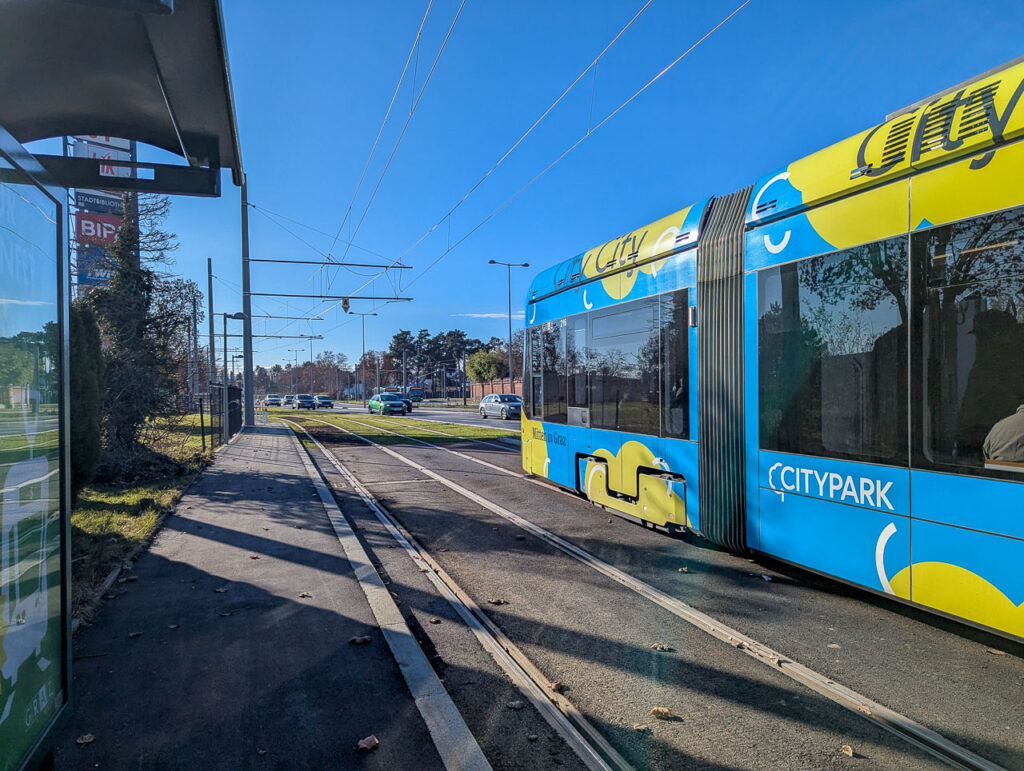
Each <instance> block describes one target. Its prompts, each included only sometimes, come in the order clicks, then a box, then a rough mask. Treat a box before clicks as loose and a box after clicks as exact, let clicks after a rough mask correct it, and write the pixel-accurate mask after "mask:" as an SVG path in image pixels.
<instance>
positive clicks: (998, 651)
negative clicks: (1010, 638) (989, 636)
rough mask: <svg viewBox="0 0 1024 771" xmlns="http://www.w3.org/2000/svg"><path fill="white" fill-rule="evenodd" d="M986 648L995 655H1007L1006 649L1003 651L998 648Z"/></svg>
mask: <svg viewBox="0 0 1024 771" xmlns="http://www.w3.org/2000/svg"><path fill="white" fill-rule="evenodd" d="M985 650H986V651H987V652H989V653H991V654H992V655H993V656H1005V655H1006V651H1001V650H998V649H996V648H986V649H985Z"/></svg>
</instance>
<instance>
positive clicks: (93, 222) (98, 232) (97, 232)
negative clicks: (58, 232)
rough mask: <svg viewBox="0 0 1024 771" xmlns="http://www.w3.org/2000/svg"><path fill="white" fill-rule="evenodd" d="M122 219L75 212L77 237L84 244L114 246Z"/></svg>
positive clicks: (108, 215)
mask: <svg viewBox="0 0 1024 771" xmlns="http://www.w3.org/2000/svg"><path fill="white" fill-rule="evenodd" d="M120 225H121V218H120V217H115V216H114V215H112V214H95V213H93V212H89V211H77V212H75V237H76V238H77V239H78V240H79V241H80V242H82V243H89V244H112V243H114V237H115V236H116V235H117V228H118V227H119V226H120Z"/></svg>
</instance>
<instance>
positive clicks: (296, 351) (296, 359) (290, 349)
mask: <svg viewBox="0 0 1024 771" xmlns="http://www.w3.org/2000/svg"><path fill="white" fill-rule="evenodd" d="M301 351H302V349H301V348H289V349H288V353H294V354H295V366H294V367H292V371H291V376H292V378H291V387H290V388H289V389H288V390H290V391H291V392H292V393H295V370H297V369H298V368H299V353H300V352H301Z"/></svg>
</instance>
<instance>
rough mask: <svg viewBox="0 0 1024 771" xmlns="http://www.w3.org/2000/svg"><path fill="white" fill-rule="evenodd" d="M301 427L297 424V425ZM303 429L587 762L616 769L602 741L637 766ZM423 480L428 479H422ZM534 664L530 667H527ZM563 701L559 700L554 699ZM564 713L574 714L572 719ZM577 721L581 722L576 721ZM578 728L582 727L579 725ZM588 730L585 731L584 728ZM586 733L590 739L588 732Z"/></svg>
mask: <svg viewBox="0 0 1024 771" xmlns="http://www.w3.org/2000/svg"><path fill="white" fill-rule="evenodd" d="M293 425H297V424H293ZM299 428H301V429H302V432H303V433H304V434H305V435H306V436H307V437H308V438H309V440H310V441H311V442H313V443H314V444H315V445H316V446H317V447H318V448H319V450H320V451H321V452H322V453H323V454H324V457H325V458H327V460H328V461H329V462H330V463H331V465H333V466H334V468H335V469H336V470H337V471H338V473H339V474H341V475H342V477H344V478H345V481H346V482H348V484H349V485H351V486H352V488H353V489H354V490H355V491H356V493H357V494H358V495H359V497H360V498H361V499H362V501H363V503H365V504H366V505H367V506H368V507H369V509H370V510H371V511H372V512H373V513H374V514H375V515H376V517H377V519H378V520H379V521H380V522H381V524H382V525H384V527H385V528H386V529H387V531H388V532H389V533H390V534H391V537H392V538H394V539H395V540H396V541H397V542H398V543H399V545H400V546H402V548H403V549H405V551H406V553H407V554H408V555H409V557H410V558H411V559H412V561H413V562H414V563H415V564H416V566H417V567H418V568H419V569H420V570H421V571H422V572H424V573H425V574H426V576H427V578H428V579H429V580H430V582H431V583H432V584H433V585H434V587H435V588H436V589H437V590H438V592H439V593H440V594H441V596H442V597H444V598H445V599H446V600H448V603H449V604H450V605H451V606H452V608H454V609H455V611H456V612H457V613H458V614H459V616H460V617H461V618H462V620H463V621H464V622H465V623H466V625H467V626H468V627H469V629H470V630H471V631H472V632H473V634H474V635H475V636H476V638H477V641H478V642H479V643H480V646H481V647H482V648H483V649H484V650H486V651H487V652H488V653H490V654H491V657H492V658H493V659H494V660H495V662H496V663H497V664H498V666H499V667H501V669H502V670H503V671H504V672H505V674H506V675H508V677H509V679H511V680H512V681H513V682H514V683H516V685H517V686H518V687H519V689H520V691H521V692H522V693H523V695H524V696H525V697H526V698H527V699H529V701H530V702H531V703H532V704H533V705H534V707H535V708H536V709H537V711H538V712H539V713H540V714H541V717H543V718H544V719H545V720H546V721H547V723H548V725H550V726H551V727H552V728H554V729H555V730H556V731H557V732H558V733H559V735H561V736H562V738H563V739H565V741H566V744H568V745H569V746H570V747H571V748H572V749H573V751H574V752H575V753H576V755H577V756H578V757H579V758H580V760H582V761H583V763H584V764H585V765H586V766H587V768H591V769H601V771H611V769H612V767H613V766H609V765H608V763H607V762H605V760H604V759H603V758H602V757H601V755H600V754H598V753H597V752H595V751H594V747H593V746H592V744H591V743H593V744H597V745H598V746H599V747H600V748H601V750H602V751H603V752H604V753H605V756H606V757H608V758H609V759H611V760H612V762H613V765H614V767H615V768H619V769H630V768H631V766H630V765H629V764H628V763H627V762H626V761H625V760H624V759H623V758H622V757H621V756H620V755H619V754H618V753H617V752H616V751H615V749H614V748H613V747H612V746H611V745H610V744H609V743H608V742H607V740H606V739H605V738H604V737H603V736H601V734H600V733H599V732H598V731H597V730H596V729H595V728H594V727H593V726H591V725H590V723H589V722H587V720H586V718H585V717H583V715H582V713H580V711H579V710H578V709H577V708H576V706H575V705H574V704H572V702H570V701H569V700H568V699H566V698H565V697H563V696H562V695H561V694H558V693H554V692H552V693H548V692H546V691H545V690H544V688H543V687H542V686H541V683H545V684H547V683H550V682H551V680H550V679H549V678H547V677H545V676H544V675H543V673H542V672H540V670H539V669H537V667H536V666H535V665H534V664H533V663H532V662H530V661H529V659H528V658H527V657H526V655H525V654H524V653H522V651H520V650H519V648H518V647H517V646H516V645H515V644H513V643H512V641H511V640H509V639H508V637H506V636H505V634H504V633H503V632H502V631H501V630H500V629H499V628H498V627H497V626H496V625H495V624H494V623H493V622H492V621H491V620H490V619H488V618H487V616H486V615H485V614H484V613H483V612H482V611H481V610H480V608H479V607H478V606H477V605H476V603H474V602H473V600H472V599H471V598H470V597H469V595H468V594H467V593H466V592H465V590H463V589H462V588H461V587H460V586H459V585H458V584H457V583H455V581H454V580H453V579H452V578H451V576H449V575H448V574H447V573H446V572H445V571H444V570H443V569H442V568H441V567H440V566H439V565H438V564H437V563H436V562H435V561H434V560H433V559H432V558H431V557H430V556H429V555H428V554H427V553H426V551H425V550H424V549H423V548H422V547H421V546H420V545H419V544H417V543H416V542H415V540H414V539H413V538H412V536H408V537H407V536H406V534H405V533H404V531H403V530H401V529H400V527H401V526H400V525H399V524H398V522H397V521H395V519H394V518H393V517H392V516H391V514H390V513H389V512H388V511H386V510H385V509H384V508H383V507H382V506H381V505H380V504H379V503H378V501H377V499H376V498H375V497H374V496H373V493H371V492H370V491H369V490H367V489H366V487H365V486H364V485H363V484H362V483H360V481H359V480H358V479H356V477H355V475H354V474H352V472H351V471H349V470H348V469H347V468H346V467H345V466H344V465H343V464H342V463H341V461H339V460H338V459H337V457H335V455H334V454H333V453H331V452H328V450H327V448H326V447H324V446H323V445H322V444H321V443H320V442H319V441H318V440H317V439H316V437H314V436H312V435H311V434H310V433H309V432H308V431H306V429H305V428H303V427H302V426H299ZM421 481H422V480H421ZM527 668H529V670H530V671H527ZM555 700H557V704H556V703H553V702H555ZM563 712H567V713H570V714H571V715H572V719H571V720H570V719H569V718H568V717H567V715H566V714H563ZM574 721H575V723H576V724H577V725H574ZM577 726H578V727H577ZM581 729H582V730H581ZM583 733H586V734H587V736H588V737H589V739H588V738H586V737H584V736H583V735H582V734H583Z"/></svg>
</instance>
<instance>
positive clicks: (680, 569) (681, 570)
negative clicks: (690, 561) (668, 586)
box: [678, 568, 690, 573]
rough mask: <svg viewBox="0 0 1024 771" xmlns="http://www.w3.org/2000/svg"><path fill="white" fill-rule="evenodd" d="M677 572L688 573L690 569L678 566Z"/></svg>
mask: <svg viewBox="0 0 1024 771" xmlns="http://www.w3.org/2000/svg"><path fill="white" fill-rule="evenodd" d="M678 572H680V573H689V572H690V569H689V568H679V571H678Z"/></svg>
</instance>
